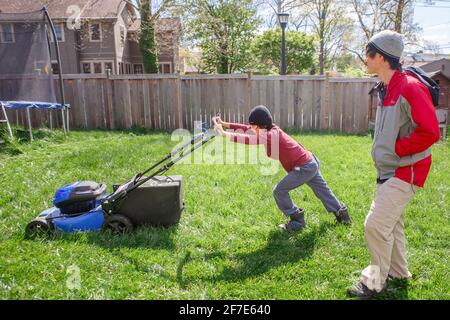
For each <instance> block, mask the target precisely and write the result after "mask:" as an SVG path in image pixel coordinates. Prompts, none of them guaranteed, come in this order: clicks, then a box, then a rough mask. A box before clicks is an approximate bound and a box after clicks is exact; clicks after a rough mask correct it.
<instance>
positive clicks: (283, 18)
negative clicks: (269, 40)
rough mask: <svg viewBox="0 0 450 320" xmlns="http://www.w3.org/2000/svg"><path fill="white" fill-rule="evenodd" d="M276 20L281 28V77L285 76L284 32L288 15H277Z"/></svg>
mask: <svg viewBox="0 0 450 320" xmlns="http://www.w3.org/2000/svg"><path fill="white" fill-rule="evenodd" d="M278 20H279V21H280V26H281V75H283V76H284V75H286V42H285V35H284V31H285V29H286V26H287V24H288V20H289V13H279V14H278Z"/></svg>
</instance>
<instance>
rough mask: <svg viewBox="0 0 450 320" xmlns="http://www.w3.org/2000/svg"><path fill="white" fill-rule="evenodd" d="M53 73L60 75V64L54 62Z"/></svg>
mask: <svg viewBox="0 0 450 320" xmlns="http://www.w3.org/2000/svg"><path fill="white" fill-rule="evenodd" d="M52 73H53V74H59V64H58V62H52Z"/></svg>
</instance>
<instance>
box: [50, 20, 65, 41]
mask: <svg viewBox="0 0 450 320" xmlns="http://www.w3.org/2000/svg"><path fill="white" fill-rule="evenodd" d="M55 33H56V39H57V40H58V42H64V24H62V23H57V24H55ZM52 41H53V37H52Z"/></svg>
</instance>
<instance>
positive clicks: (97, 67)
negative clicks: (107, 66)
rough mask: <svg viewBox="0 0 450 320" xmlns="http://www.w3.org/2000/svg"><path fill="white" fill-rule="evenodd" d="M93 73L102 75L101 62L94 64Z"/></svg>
mask: <svg viewBox="0 0 450 320" xmlns="http://www.w3.org/2000/svg"><path fill="white" fill-rule="evenodd" d="M94 73H103V70H102V63H101V62H94Z"/></svg>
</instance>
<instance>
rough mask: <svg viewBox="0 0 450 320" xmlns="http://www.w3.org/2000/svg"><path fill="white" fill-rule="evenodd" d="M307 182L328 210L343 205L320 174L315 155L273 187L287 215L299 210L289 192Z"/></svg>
mask: <svg viewBox="0 0 450 320" xmlns="http://www.w3.org/2000/svg"><path fill="white" fill-rule="evenodd" d="M305 183H306V184H307V185H308V186H309V187H310V188H311V189H312V190H313V191H314V194H315V195H316V197H317V198H319V199H320V200H321V201H322V203H323V205H324V206H325V208H326V209H327V210H328V212H338V211H339V210H340V209H341V208H342V207H343V205H342V204H341V203H340V202H339V201H338V199H337V198H336V197H335V195H334V194H333V192H331V190H330V188H328V186H327V183H326V182H325V180H324V179H323V177H322V175H321V174H320V161H319V159H317V158H316V157H315V156H314V159H313V160H311V161H310V162H308V163H307V164H305V165H303V166H301V167H295V168H294V170H292V171H291V172H289V173H288V175H287V176H286V177H285V178H284V179H283V180H281V181H280V183H278V184H277V185H276V186H275V188H274V189H273V196H274V197H275V201H276V202H277V205H278V208H280V210H281V211H283V213H284V214H285V215H286V216H290V215H292V214H294V213H296V212H297V210H298V207H297V206H296V205H295V204H294V203H293V202H292V199H291V197H290V196H289V192H290V191H291V190H293V189H295V188H298V187H299V186H301V185H303V184H305Z"/></svg>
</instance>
